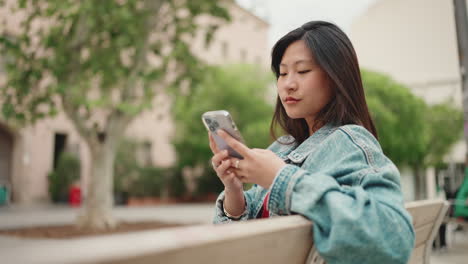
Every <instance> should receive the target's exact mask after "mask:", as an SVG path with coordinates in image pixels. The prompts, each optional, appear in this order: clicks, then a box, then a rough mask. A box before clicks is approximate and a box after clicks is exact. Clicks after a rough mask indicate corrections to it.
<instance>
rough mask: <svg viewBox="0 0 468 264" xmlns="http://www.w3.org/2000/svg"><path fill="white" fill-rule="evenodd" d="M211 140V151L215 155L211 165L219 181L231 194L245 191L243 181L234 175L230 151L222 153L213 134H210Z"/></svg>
mask: <svg viewBox="0 0 468 264" xmlns="http://www.w3.org/2000/svg"><path fill="white" fill-rule="evenodd" d="M209 139H210V149H211V151H212V152H213V154H214V156H213V158H211V163H212V165H213V169H214V170H215V171H216V174H217V175H218V177H219V179H220V180H221V182H222V183H223V184H224V189H225V190H226V191H230V192H239V191H243V184H242V181H241V180H240V179H239V178H238V177H237V175H236V174H235V173H234V170H232V169H230V168H231V165H232V164H231V160H230V159H229V153H228V151H227V150H222V151H220V150H219V149H218V147H217V146H216V143H215V141H214V139H213V136H212V135H211V132H210V133H209Z"/></svg>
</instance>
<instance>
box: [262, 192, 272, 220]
mask: <svg viewBox="0 0 468 264" xmlns="http://www.w3.org/2000/svg"><path fill="white" fill-rule="evenodd" d="M269 197H270V193H268V194H267V195H266V196H265V200H263V206H262V215H261V216H260V218H268V217H270V212H269V211H268V206H267V203H268V198H269Z"/></svg>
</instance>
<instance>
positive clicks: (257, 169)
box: [217, 130, 286, 189]
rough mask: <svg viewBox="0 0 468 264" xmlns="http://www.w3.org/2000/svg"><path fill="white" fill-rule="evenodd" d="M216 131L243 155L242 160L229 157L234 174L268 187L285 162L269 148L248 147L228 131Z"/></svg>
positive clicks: (243, 180)
mask: <svg viewBox="0 0 468 264" xmlns="http://www.w3.org/2000/svg"><path fill="white" fill-rule="evenodd" d="M217 133H218V135H219V136H220V137H222V138H223V139H224V140H225V141H226V143H227V144H228V145H229V146H230V147H231V148H233V149H234V150H235V151H237V152H238V153H239V154H241V155H242V156H243V157H244V159H242V160H239V159H237V158H230V159H231V164H233V167H232V168H233V170H234V172H235V174H236V176H237V177H239V178H240V179H241V180H242V182H246V183H255V184H258V185H260V186H262V187H263V188H265V189H268V188H270V185H271V184H272V183H273V180H274V178H275V176H276V174H277V173H278V171H279V170H280V169H281V168H282V167H283V166H284V165H286V163H285V162H284V161H283V160H282V159H281V158H279V157H278V156H277V155H276V154H275V153H273V152H272V151H270V150H265V149H249V148H248V147H246V146H245V145H244V144H242V143H241V142H239V141H237V140H236V139H234V138H233V137H231V136H230V135H229V134H228V133H226V132H224V131H222V130H218V131H217ZM236 164H237V166H236Z"/></svg>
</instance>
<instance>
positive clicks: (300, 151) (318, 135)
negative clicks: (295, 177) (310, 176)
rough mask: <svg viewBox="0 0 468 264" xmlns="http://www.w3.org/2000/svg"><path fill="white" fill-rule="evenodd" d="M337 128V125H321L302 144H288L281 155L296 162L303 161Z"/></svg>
mask: <svg viewBox="0 0 468 264" xmlns="http://www.w3.org/2000/svg"><path fill="white" fill-rule="evenodd" d="M336 129H337V127H336V126H334V125H331V124H326V125H325V126H323V127H321V128H320V129H319V130H317V131H315V133H314V134H312V136H310V137H308V138H307V139H306V140H305V141H304V142H302V144H300V145H299V146H297V143H294V144H291V145H288V147H287V149H285V150H284V151H282V153H281V154H280V155H279V156H280V157H281V158H283V159H284V160H287V159H289V160H291V161H292V162H294V163H302V162H303V161H304V159H305V158H307V156H309V154H310V153H311V152H312V151H314V150H315V149H316V146H317V145H319V144H320V143H321V142H322V141H323V140H324V139H325V138H326V137H327V136H328V135H330V134H331V133H332V132H334V131H335V130H336Z"/></svg>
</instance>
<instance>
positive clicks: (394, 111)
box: [362, 71, 463, 167]
mask: <svg viewBox="0 0 468 264" xmlns="http://www.w3.org/2000/svg"><path fill="white" fill-rule="evenodd" d="M362 78H363V84H364V89H365V91H366V97H367V102H368V105H369V109H370V111H371V115H372V117H373V118H374V121H375V123H376V126H377V131H378V133H379V141H380V144H381V146H382V149H383V150H384V153H385V154H386V155H387V156H388V157H389V158H390V159H391V160H392V161H393V162H395V163H396V164H398V165H408V166H412V167H425V166H429V165H435V164H437V163H440V162H442V160H443V157H444V155H446V154H447V153H448V152H449V150H450V148H451V147H452V146H453V144H454V143H455V142H457V140H459V139H460V137H461V135H462V132H463V131H462V126H463V114H462V112H461V111H460V110H459V109H456V108H454V107H452V106H451V105H449V104H448V103H444V104H438V105H433V106H428V105H427V104H426V103H425V102H424V101H423V100H422V99H420V98H419V97H417V96H415V95H413V94H412V93H411V91H410V90H409V89H408V88H407V87H405V86H404V85H402V84H399V83H398V82H396V81H394V80H392V79H391V78H390V77H388V76H386V75H384V74H381V73H377V72H371V71H363V72H362Z"/></svg>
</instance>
